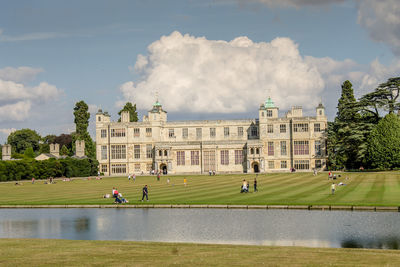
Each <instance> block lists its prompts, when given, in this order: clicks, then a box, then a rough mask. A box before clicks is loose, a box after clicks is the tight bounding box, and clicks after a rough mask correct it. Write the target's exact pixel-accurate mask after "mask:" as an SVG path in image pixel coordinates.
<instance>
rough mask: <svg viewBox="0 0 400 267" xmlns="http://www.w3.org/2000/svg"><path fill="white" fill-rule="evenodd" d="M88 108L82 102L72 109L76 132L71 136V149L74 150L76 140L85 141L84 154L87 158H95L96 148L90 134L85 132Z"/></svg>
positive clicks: (87, 121)
mask: <svg viewBox="0 0 400 267" xmlns="http://www.w3.org/2000/svg"><path fill="white" fill-rule="evenodd" d="M88 110H89V107H88V105H87V104H86V103H85V102H84V101H79V102H77V103H76V104H75V108H74V116H75V120H74V122H75V125H76V132H75V134H73V135H72V141H73V144H72V146H73V148H75V141H76V140H84V141H85V154H86V155H87V156H88V157H89V158H96V147H95V145H94V143H93V140H92V138H91V137H90V134H89V133H88V131H87V128H88V126H89V119H90V113H89V112H88Z"/></svg>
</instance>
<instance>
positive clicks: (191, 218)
mask: <svg viewBox="0 0 400 267" xmlns="http://www.w3.org/2000/svg"><path fill="white" fill-rule="evenodd" d="M399 217H400V214H399V213H378V212H350V211H308V210H240V209H238V210H233V209H226V210H224V209H216V210H214V209H0V238H2V237H3V238H4V237H6V238H17V237H21V238H61V239H87V240H136V241H161V242H194V243H215V244H254V245H276V246H308V247H354V248H382V249H399V244H400V227H399V225H398V224H397V221H398V220H399V219H400V218H399Z"/></svg>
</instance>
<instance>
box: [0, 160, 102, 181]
mask: <svg viewBox="0 0 400 267" xmlns="http://www.w3.org/2000/svg"><path fill="white" fill-rule="evenodd" d="M98 164H99V163H98V161H97V160H93V159H89V158H87V159H74V158H65V159H54V158H51V159H48V160H40V161H39V160H34V159H22V160H7V161H0V181H19V180H30V179H32V177H34V178H35V179H47V178H49V177H62V176H65V177H87V176H91V175H97V171H98V169H97V168H98Z"/></svg>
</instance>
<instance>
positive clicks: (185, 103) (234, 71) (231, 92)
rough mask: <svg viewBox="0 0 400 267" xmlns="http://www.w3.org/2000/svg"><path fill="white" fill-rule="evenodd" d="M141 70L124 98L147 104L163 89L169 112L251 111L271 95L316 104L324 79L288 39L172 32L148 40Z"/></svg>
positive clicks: (287, 102)
mask: <svg viewBox="0 0 400 267" xmlns="http://www.w3.org/2000/svg"><path fill="white" fill-rule="evenodd" d="M134 69H135V71H136V72H137V73H138V74H139V75H141V78H140V80H139V81H138V82H137V83H135V82H133V81H129V82H126V83H124V84H123V85H121V87H120V90H121V92H122V93H123V96H124V98H125V100H127V101H132V102H134V103H136V104H137V105H138V108H139V109H148V108H149V107H151V105H152V103H153V102H154V94H155V92H156V91H158V92H159V95H160V100H162V102H163V106H164V108H165V109H166V110H167V111H186V112H202V113H207V112H208V113H230V112H247V111H249V110H252V109H254V107H255V106H257V107H258V105H259V104H260V103H261V102H263V101H264V100H265V98H266V97H268V96H271V97H272V98H273V100H274V101H275V103H276V104H277V105H278V106H279V107H280V108H282V109H289V108H290V106H292V105H303V107H305V108H306V109H311V108H314V107H315V106H316V105H317V103H318V101H319V99H320V98H319V95H320V94H321V92H322V90H323V88H324V85H325V84H324V81H323V79H322V77H321V74H320V72H319V71H318V69H317V67H316V66H315V65H314V64H310V63H309V62H308V61H307V60H305V59H304V58H303V57H302V56H301V55H300V53H299V50H298V46H297V44H296V43H294V42H293V41H292V40H291V39H289V38H281V37H280V38H276V39H274V40H272V41H271V42H259V43H256V42H253V41H252V40H250V39H249V38H247V37H244V36H243V37H238V38H235V39H234V40H232V41H230V42H227V41H221V40H207V39H206V38H204V37H194V36H191V35H188V34H185V35H182V34H181V33H179V32H176V31H175V32H173V33H171V34H170V35H168V36H163V37H161V38H160V40H157V41H155V42H153V43H152V44H150V45H149V47H148V54H147V55H139V56H138V58H137V61H136V64H135V67H134Z"/></svg>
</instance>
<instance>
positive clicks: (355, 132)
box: [328, 81, 369, 169]
mask: <svg viewBox="0 0 400 267" xmlns="http://www.w3.org/2000/svg"><path fill="white" fill-rule="evenodd" d="M337 108H338V112H337V114H336V118H335V120H334V122H333V123H331V124H330V125H328V152H329V166H331V167H332V168H335V169H342V168H347V169H355V168H359V167H360V166H361V165H363V163H364V162H365V152H366V148H367V146H366V140H367V139H366V138H367V136H368V133H369V130H368V129H369V127H368V126H369V125H366V124H364V123H363V122H364V120H363V116H361V114H360V108H359V105H358V103H357V101H356V99H355V97H354V91H353V85H352V84H351V82H350V81H345V82H344V83H343V84H342V94H341V97H340V98H339V101H338V107H337Z"/></svg>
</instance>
